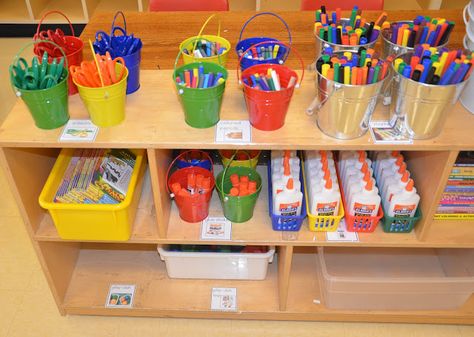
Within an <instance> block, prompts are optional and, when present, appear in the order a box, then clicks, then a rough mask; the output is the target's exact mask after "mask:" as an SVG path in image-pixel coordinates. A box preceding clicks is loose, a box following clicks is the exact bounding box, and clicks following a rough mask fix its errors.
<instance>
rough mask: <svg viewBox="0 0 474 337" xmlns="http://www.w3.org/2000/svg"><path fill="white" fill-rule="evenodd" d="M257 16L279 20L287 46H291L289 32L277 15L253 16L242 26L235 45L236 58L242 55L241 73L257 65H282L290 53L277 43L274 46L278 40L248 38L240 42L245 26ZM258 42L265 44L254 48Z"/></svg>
mask: <svg viewBox="0 0 474 337" xmlns="http://www.w3.org/2000/svg"><path fill="white" fill-rule="evenodd" d="M259 16H274V17H276V18H277V19H278V20H280V21H281V22H282V23H283V25H284V26H285V28H286V31H287V32H288V41H289V42H288V44H289V45H290V46H291V31H290V28H289V27H288V24H287V23H286V22H285V20H283V19H282V18H281V17H280V16H279V15H277V14H275V13H271V12H262V13H258V14H255V15H254V16H252V17H251V18H250V19H248V20H247V22H245V24H244V25H243V27H242V30H241V31H240V36H239V42H237V45H236V46H235V50H236V51H237V56H238V57H239V58H241V57H242V55H243V58H241V61H240V69H241V70H242V71H244V70H245V69H247V68H248V67H250V66H254V65H257V64H268V63H272V64H283V63H285V61H286V59H287V58H288V54H289V53H290V49H289V48H286V47H285V46H284V45H281V44H278V43H276V44H275V43H274V42H273V41H278V40H277V39H274V38H271V37H263V36H260V37H249V38H246V39H243V40H242V35H243V33H244V30H245V28H246V27H247V25H248V24H249V23H250V22H251V21H253V20H254V19H255V18H257V17H259ZM260 42H265V43H262V44H260V45H259V47H258V48H257V47H255V45H256V44H257V43H260ZM244 52H245V54H244Z"/></svg>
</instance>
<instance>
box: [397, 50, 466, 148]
mask: <svg viewBox="0 0 474 337" xmlns="http://www.w3.org/2000/svg"><path fill="white" fill-rule="evenodd" d="M423 54H424V52H422V53H420V52H418V53H413V52H409V53H405V54H402V55H400V56H399V57H398V58H396V59H395V61H394V62H393V64H392V65H393V69H392V71H393V72H394V74H395V77H394V81H393V84H392V103H391V105H390V114H391V119H390V120H391V122H392V123H393V126H394V127H395V128H396V129H397V130H399V132H400V133H402V134H404V135H406V136H408V137H410V138H412V139H428V138H433V137H436V136H438V135H439V134H440V133H441V131H442V129H443V126H444V122H445V120H446V117H447V116H448V113H449V111H450V109H451V106H452V105H453V104H455V103H456V101H457V100H458V98H459V95H460V94H461V92H462V90H463V89H464V86H465V85H466V83H467V81H468V79H469V75H470V73H471V72H472V68H473V63H474V53H473V52H467V51H466V52H463V51H462V50H451V51H443V52H441V51H440V52H436V53H434V54H433V55H431V56H430V57H425V58H423V57H420V55H423Z"/></svg>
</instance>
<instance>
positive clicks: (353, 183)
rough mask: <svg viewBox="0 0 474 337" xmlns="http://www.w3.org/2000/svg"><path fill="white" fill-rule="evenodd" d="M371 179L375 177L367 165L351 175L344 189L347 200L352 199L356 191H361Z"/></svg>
mask: <svg viewBox="0 0 474 337" xmlns="http://www.w3.org/2000/svg"><path fill="white" fill-rule="evenodd" d="M370 179H373V178H372V174H371V171H369V169H368V168H367V167H366V166H365V165H364V166H363V167H362V169H361V170H360V171H359V172H357V173H356V174H353V175H351V176H349V179H348V180H347V186H346V188H345V189H344V193H345V195H346V196H347V200H350V199H351V197H352V195H353V194H354V193H357V192H360V191H361V190H362V188H364V187H365V185H367V182H368V181H369V180H370Z"/></svg>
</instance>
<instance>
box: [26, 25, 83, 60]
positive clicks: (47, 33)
mask: <svg viewBox="0 0 474 337" xmlns="http://www.w3.org/2000/svg"><path fill="white" fill-rule="evenodd" d="M33 39H34V40H46V41H52V42H54V43H56V44H57V45H58V46H59V47H60V48H58V47H56V46H54V45H52V44H50V43H46V42H44V43H38V44H36V45H35V47H34V52H35V54H36V55H42V54H43V53H48V55H49V56H51V57H61V56H63V53H62V51H61V49H62V50H64V53H65V54H66V55H69V54H71V53H73V52H75V51H76V50H77V49H78V48H79V46H76V45H75V44H74V43H73V42H71V41H68V39H67V38H66V36H65V35H64V32H63V31H62V30H61V29H59V28H56V30H54V31H53V30H51V29H48V30H42V31H40V32H39V33H38V34H35V35H34V37H33Z"/></svg>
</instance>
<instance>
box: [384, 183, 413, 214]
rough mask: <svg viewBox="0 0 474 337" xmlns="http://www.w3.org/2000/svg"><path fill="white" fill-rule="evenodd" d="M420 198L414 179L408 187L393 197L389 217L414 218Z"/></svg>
mask: <svg viewBox="0 0 474 337" xmlns="http://www.w3.org/2000/svg"><path fill="white" fill-rule="evenodd" d="M419 202H420V196H419V195H418V194H417V193H416V188H415V187H414V182H413V179H410V180H409V181H408V184H407V186H406V187H405V188H404V189H403V190H401V191H400V192H399V193H396V194H394V195H393V196H392V199H391V200H390V204H389V207H388V215H389V216H391V217H395V218H398V217H414V216H415V212H416V208H417V207H418V203H419Z"/></svg>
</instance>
